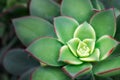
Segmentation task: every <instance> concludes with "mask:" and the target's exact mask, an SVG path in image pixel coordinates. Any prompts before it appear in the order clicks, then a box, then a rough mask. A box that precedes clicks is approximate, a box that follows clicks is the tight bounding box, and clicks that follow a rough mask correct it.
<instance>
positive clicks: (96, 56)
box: [80, 48, 100, 62]
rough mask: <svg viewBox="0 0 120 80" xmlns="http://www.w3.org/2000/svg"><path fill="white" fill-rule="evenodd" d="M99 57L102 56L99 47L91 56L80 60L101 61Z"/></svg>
mask: <svg viewBox="0 0 120 80" xmlns="http://www.w3.org/2000/svg"><path fill="white" fill-rule="evenodd" d="M99 57H100V51H99V49H97V48H96V49H95V50H94V52H93V53H92V54H91V55H90V56H88V57H85V58H80V60H82V61H86V62H94V61H99Z"/></svg>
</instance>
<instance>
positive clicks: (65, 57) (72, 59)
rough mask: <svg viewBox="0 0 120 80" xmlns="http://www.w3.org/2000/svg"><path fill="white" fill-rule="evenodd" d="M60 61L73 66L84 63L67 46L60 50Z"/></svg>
mask: <svg viewBox="0 0 120 80" xmlns="http://www.w3.org/2000/svg"><path fill="white" fill-rule="evenodd" d="M59 61H63V62H65V63H68V64H73V65H78V64H82V63H83V62H82V61H80V60H79V58H77V57H76V56H74V55H73V53H72V52H71V51H70V49H69V48H68V46H66V45H65V46H63V47H62V48H61V49H60V56H59Z"/></svg>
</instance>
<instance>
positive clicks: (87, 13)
mask: <svg viewBox="0 0 120 80" xmlns="http://www.w3.org/2000/svg"><path fill="white" fill-rule="evenodd" d="M61 10H62V15H65V16H70V17H73V18H75V19H76V20H77V21H78V22H79V23H83V22H84V21H88V20H89V19H90V17H91V16H92V14H93V7H92V4H91V2H90V1H89V0H75V1H74V0H63V1H62V7H61Z"/></svg>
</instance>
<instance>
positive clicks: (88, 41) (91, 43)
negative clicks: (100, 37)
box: [83, 39, 95, 54]
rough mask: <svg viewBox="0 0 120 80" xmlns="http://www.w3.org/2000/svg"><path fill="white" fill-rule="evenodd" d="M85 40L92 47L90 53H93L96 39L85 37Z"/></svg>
mask: <svg viewBox="0 0 120 80" xmlns="http://www.w3.org/2000/svg"><path fill="white" fill-rule="evenodd" d="M83 42H84V43H86V44H87V46H88V47H89V49H90V54H92V52H93V50H94V47H95V40H94V39H84V40H83Z"/></svg>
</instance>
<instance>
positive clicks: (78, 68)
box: [62, 63, 92, 79]
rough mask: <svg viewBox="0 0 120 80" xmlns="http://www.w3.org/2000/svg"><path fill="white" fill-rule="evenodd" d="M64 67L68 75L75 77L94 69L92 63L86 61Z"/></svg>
mask: <svg viewBox="0 0 120 80" xmlns="http://www.w3.org/2000/svg"><path fill="white" fill-rule="evenodd" d="M62 69H63V71H64V72H65V73H66V74H67V75H68V76H70V77H71V78H72V79H75V78H77V77H78V76H82V75H85V74H87V73H89V72H90V71H91V69H92V65H91V64H90V63H84V64H81V65H66V66H64V67H63V68H62Z"/></svg>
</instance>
